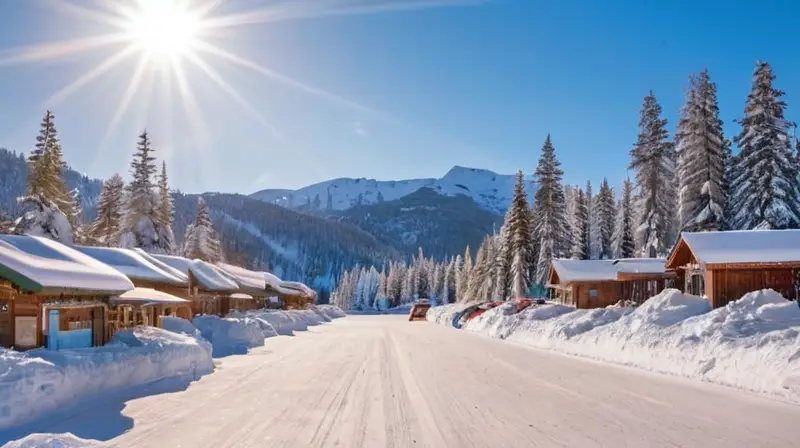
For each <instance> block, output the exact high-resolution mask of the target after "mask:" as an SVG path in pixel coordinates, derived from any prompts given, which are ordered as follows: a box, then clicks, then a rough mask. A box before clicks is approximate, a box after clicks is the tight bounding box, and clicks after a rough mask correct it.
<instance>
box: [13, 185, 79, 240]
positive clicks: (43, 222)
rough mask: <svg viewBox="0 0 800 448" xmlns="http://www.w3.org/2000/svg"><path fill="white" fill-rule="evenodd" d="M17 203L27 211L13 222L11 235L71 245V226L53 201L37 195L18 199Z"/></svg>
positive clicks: (72, 236) (72, 237)
mask: <svg viewBox="0 0 800 448" xmlns="http://www.w3.org/2000/svg"><path fill="white" fill-rule="evenodd" d="M19 202H20V203H22V204H23V205H25V206H27V207H28V211H26V212H25V214H23V215H22V216H21V217H19V218H18V219H17V220H16V221H15V222H14V226H13V228H12V232H13V233H15V234H17V235H33V236H42V237H45V238H50V239H51V240H55V241H58V242H60V243H64V244H72V243H73V239H74V235H73V231H72V225H71V224H70V223H69V220H68V219H67V216H66V215H65V214H64V213H63V212H62V211H61V210H59V208H58V206H57V205H56V204H55V203H53V201H50V200H47V199H46V198H45V197H44V196H42V195H38V196H27V197H24V198H20V199H19Z"/></svg>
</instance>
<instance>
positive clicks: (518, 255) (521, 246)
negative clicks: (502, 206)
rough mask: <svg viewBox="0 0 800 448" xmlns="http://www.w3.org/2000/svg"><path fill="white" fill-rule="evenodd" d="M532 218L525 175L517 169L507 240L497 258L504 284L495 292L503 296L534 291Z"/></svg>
mask: <svg viewBox="0 0 800 448" xmlns="http://www.w3.org/2000/svg"><path fill="white" fill-rule="evenodd" d="M540 188H541V187H540ZM531 217H532V214H531V211H530V206H529V204H528V194H527V192H526V190H525V176H524V175H523V174H522V171H521V170H520V171H518V172H517V180H516V183H515V184H514V196H513V198H512V199H511V207H509V209H508V212H506V217H505V222H504V223H503V229H502V232H501V235H503V239H504V241H503V242H502V243H501V244H500V246H501V248H502V249H501V250H502V252H501V254H500V255H499V256H497V257H495V258H494V260H493V261H494V262H495V263H499V264H501V265H503V266H502V267H500V269H501V270H502V273H500V274H498V275H502V283H503V284H502V285H501V286H499V287H497V288H495V289H497V291H492V293H495V292H497V293H499V294H503V296H502V297H503V298H505V297H507V295H508V294H509V293H510V294H511V295H512V296H514V297H526V296H527V295H528V291H529V290H530V287H531V277H530V273H531V263H532V260H533V253H532V252H533V234H534V229H533V223H532V222H531ZM497 258H499V259H500V260H499V261H498V260H497ZM505 264H507V266H505ZM476 266H477V264H476ZM487 294H488V293H487Z"/></svg>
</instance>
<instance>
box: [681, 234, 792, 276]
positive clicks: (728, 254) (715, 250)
mask: <svg viewBox="0 0 800 448" xmlns="http://www.w3.org/2000/svg"><path fill="white" fill-rule="evenodd" d="M686 249H688V250H689V251H691V254H692V255H693V256H694V258H696V261H697V262H698V263H705V264H737V263H739V264H742V263H800V230H734V231H726V232H684V233H682V234H681V239H680V240H679V241H678V244H677V245H676V247H675V250H673V253H672V254H671V255H670V259H669V263H668V266H669V267H670V268H675V267H678V266H681V265H683V264H685V263H686V261H685V260H686V257H685V254H681V253H680V252H685V250H686Z"/></svg>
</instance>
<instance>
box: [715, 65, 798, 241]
mask: <svg viewBox="0 0 800 448" xmlns="http://www.w3.org/2000/svg"><path fill="white" fill-rule="evenodd" d="M774 80H775V75H774V74H773V73H772V67H770V65H769V64H767V63H766V62H759V63H758V64H757V65H756V69H755V73H754V74H753V86H752V90H751V92H750V94H749V95H748V96H747V106H746V107H745V117H744V118H743V119H741V120H740V121H739V123H740V124H741V125H742V131H741V133H740V134H739V135H738V136H736V138H735V139H734V140H735V141H736V145H737V146H738V147H739V148H740V150H741V151H740V153H739V154H738V155H737V156H736V158H735V165H734V166H733V167H732V174H733V175H732V180H731V186H730V187H731V191H732V197H731V198H730V199H731V200H732V202H733V204H732V209H733V210H734V216H733V219H732V222H731V223H732V225H733V227H734V228H736V229H743V230H744V229H787V228H792V229H793V228H797V227H799V226H800V187H798V171H799V170H798V162H797V159H796V158H795V157H794V155H793V154H792V147H791V140H790V138H789V126H790V123H789V122H788V121H787V120H786V119H785V118H784V110H785V109H786V103H785V102H783V101H782V100H781V99H780V98H781V97H782V96H783V94H784V93H783V92H782V91H780V90H777V89H775V88H774V87H773V81H774Z"/></svg>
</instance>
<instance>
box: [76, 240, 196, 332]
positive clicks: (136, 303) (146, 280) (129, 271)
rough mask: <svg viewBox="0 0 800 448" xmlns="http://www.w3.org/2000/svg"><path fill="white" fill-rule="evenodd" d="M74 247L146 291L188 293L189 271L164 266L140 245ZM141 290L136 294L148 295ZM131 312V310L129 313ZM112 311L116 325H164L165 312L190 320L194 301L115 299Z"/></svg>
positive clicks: (179, 295)
mask: <svg viewBox="0 0 800 448" xmlns="http://www.w3.org/2000/svg"><path fill="white" fill-rule="evenodd" d="M74 248H75V249H76V250H78V251H80V252H82V253H84V254H86V255H88V256H90V257H92V258H94V259H96V260H98V261H100V262H102V263H104V264H106V265H108V266H111V267H112V268H114V269H116V270H117V271H119V272H121V273H122V274H123V275H125V276H126V277H128V278H129V279H130V280H131V282H133V285H134V286H135V287H136V288H143V289H144V290H145V291H146V290H155V291H158V292H161V293H165V294H167V295H168V296H169V297H177V298H186V297H188V296H189V279H188V277H187V276H186V275H184V274H182V273H180V272H178V271H176V270H173V269H172V268H171V267H168V266H161V265H160V262H158V261H157V260H155V259H154V258H153V257H152V256H150V255H149V254H147V253H146V252H144V251H142V250H140V249H122V248H117V247H89V246H74ZM141 292H144V291H141ZM141 292H140V293H139V294H136V295H137V296H146V295H147V294H142V293H141ZM164 297H167V296H164ZM120 306H122V307H123V308H125V307H129V308H131V311H128V312H125V311H124V310H123V309H118V308H119V307H120ZM131 312H132V314H129V313H131ZM110 314H111V321H112V322H115V324H116V325H117V326H118V327H117V329H121V328H129V327H133V326H136V325H150V326H154V327H161V318H162V317H163V316H174V317H181V318H183V319H187V320H191V318H192V309H191V302H189V301H188V300H182V301H159V300H151V301H143V300H139V299H137V300H133V301H131V302H130V303H127V302H126V301H124V300H123V301H120V300H114V301H112V302H111V309H110ZM128 316H130V318H129V317H128Z"/></svg>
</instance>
